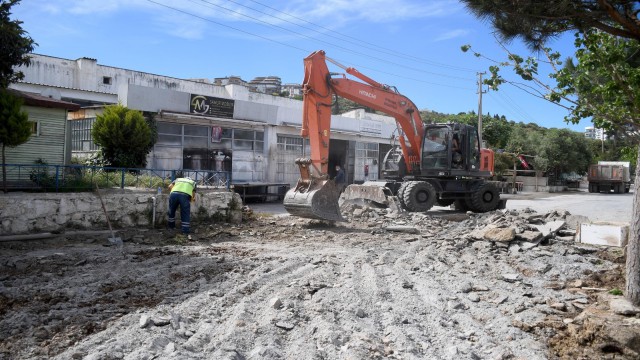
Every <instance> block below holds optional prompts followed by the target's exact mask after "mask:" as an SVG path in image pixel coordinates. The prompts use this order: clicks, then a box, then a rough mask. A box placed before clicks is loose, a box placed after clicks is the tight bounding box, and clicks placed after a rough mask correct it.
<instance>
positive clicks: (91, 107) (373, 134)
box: [11, 54, 396, 185]
mask: <svg viewBox="0 0 640 360" xmlns="http://www.w3.org/2000/svg"><path fill="white" fill-rule="evenodd" d="M19 70H20V71H22V72H23V73H24V74H25V77H24V79H23V80H22V81H21V82H19V83H15V84H12V85H11V87H13V88H16V89H18V90H22V91H28V92H33V93H38V94H42V95H45V96H51V97H55V98H57V99H62V100H64V101H70V102H73V103H76V104H80V105H81V106H82V107H83V108H84V111H81V112H78V113H77V114H76V115H75V116H74V119H70V122H71V123H72V124H73V125H72V126H71V128H72V134H69V136H70V137H72V138H73V141H72V143H73V150H74V151H76V152H82V151H94V149H95V145H92V142H91V139H90V128H91V124H92V121H93V120H94V119H95V113H96V111H99V107H100V106H102V105H107V104H117V103H118V102H120V103H122V104H123V105H125V106H127V107H129V108H131V109H136V110H140V111H144V112H147V113H150V114H153V116H154V118H155V120H156V122H157V125H158V132H159V137H158V141H157V143H156V144H155V146H154V149H153V151H152V152H151V153H150V154H149V157H148V167H149V168H155V169H193V170H211V171H229V172H230V173H231V177H232V182H236V183H240V182H285V183H289V184H291V185H293V184H295V182H296V181H297V179H298V177H299V170H298V168H297V166H296V165H295V163H294V160H295V159H296V158H298V157H301V156H304V155H305V154H306V155H308V152H309V147H308V144H305V143H304V142H303V139H302V138H301V136H300V128H301V122H302V102H301V101H299V100H294V99H290V98H284V97H278V96H271V95H267V94H261V93H255V92H250V91H249V89H248V88H247V87H245V86H242V85H237V84H233V83H232V82H229V83H228V84H227V85H217V84H215V83H210V82H204V81H193V80H184V79H176V78H172V77H169V76H162V75H154V74H149V73H144V72H140V71H135V70H127V69H122V68H116V67H112V66H105V65H100V64H98V62H97V60H96V59H91V58H80V59H77V60H70V59H62V58H56V57H51V56H45V55H37V54H33V55H32V59H31V65H30V66H29V67H21V68H19ZM273 78H275V77H273ZM277 80H279V78H278V79H277ZM268 83H272V82H271V81H269V82H268ZM96 106H98V108H97V109H96ZM80 114H83V115H80ZM394 130H396V123H395V120H394V119H393V118H390V117H386V116H380V115H375V114H368V113H365V112H364V111H354V112H352V113H349V114H345V115H342V116H333V117H332V140H331V144H330V154H329V163H330V168H331V169H333V166H332V165H333V164H342V165H344V167H345V169H346V173H347V178H348V181H349V182H354V181H356V182H357V181H362V180H364V170H363V169H364V166H365V165H368V168H369V179H370V180H375V179H377V178H378V175H379V171H380V170H381V169H379V166H378V164H380V163H382V160H383V157H384V155H385V153H386V152H387V151H388V150H389V149H390V148H391V143H390V138H391V137H392V136H391V135H392V134H393V132H394Z"/></svg>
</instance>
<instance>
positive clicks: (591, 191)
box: [589, 183, 595, 193]
mask: <svg viewBox="0 0 640 360" xmlns="http://www.w3.org/2000/svg"><path fill="white" fill-rule="evenodd" d="M589 192H590V193H593V192H595V186H594V184H592V183H589Z"/></svg>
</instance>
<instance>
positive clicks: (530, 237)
mask: <svg viewBox="0 0 640 360" xmlns="http://www.w3.org/2000/svg"><path fill="white" fill-rule="evenodd" d="M516 239H518V240H522V241H528V242H532V243H538V242H540V240H542V233H541V232H540V231H529V230H526V231H525V232H523V233H522V234H517V235H516Z"/></svg>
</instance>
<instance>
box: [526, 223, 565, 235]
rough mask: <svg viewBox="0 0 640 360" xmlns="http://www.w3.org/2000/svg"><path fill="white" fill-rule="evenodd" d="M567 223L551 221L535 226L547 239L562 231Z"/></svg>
mask: <svg viewBox="0 0 640 360" xmlns="http://www.w3.org/2000/svg"><path fill="white" fill-rule="evenodd" d="M565 225H566V223H565V222H564V221H561V220H556V221H549V222H548V223H546V224H541V225H533V226H534V227H535V228H536V229H538V231H540V232H541V233H542V236H543V237H544V238H545V239H547V238H549V237H551V236H552V235H555V234H556V232H558V230H560V229H561V228H562V227H563V226H565Z"/></svg>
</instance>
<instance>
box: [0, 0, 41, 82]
mask: <svg viewBox="0 0 640 360" xmlns="http://www.w3.org/2000/svg"><path fill="white" fill-rule="evenodd" d="M19 2H20V0H2V1H0V88H3V89H6V88H7V87H9V84H11V83H12V82H16V81H18V80H21V79H22V78H23V77H24V74H23V73H22V72H20V71H18V72H16V71H15V70H14V68H15V67H16V66H20V65H25V66H29V56H28V54H29V53H31V52H32V51H33V47H34V45H37V44H35V43H34V41H33V39H31V38H30V37H29V36H28V35H27V33H26V32H25V31H24V30H23V29H22V26H21V24H22V21H19V20H13V21H12V20H11V18H10V15H11V7H12V6H13V5H16V4H18V3H19Z"/></svg>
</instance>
